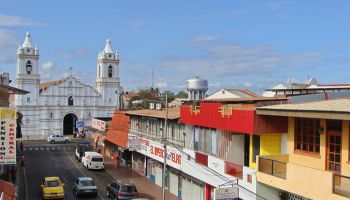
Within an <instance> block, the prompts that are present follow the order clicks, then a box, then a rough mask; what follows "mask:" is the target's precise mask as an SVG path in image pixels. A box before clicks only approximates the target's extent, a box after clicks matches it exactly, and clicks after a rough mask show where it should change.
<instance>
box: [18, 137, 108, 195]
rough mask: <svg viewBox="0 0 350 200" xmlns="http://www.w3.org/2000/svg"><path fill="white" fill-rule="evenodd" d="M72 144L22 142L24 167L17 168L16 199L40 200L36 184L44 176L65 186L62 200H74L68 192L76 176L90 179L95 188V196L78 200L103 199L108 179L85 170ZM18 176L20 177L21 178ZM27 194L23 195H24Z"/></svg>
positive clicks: (104, 173)
mask: <svg viewBox="0 0 350 200" xmlns="http://www.w3.org/2000/svg"><path fill="white" fill-rule="evenodd" d="M74 151H75V143H69V144H48V143H47V142H46V141H35V142H26V143H24V149H23V152H24V155H25V167H19V168H18V169H19V174H20V175H19V176H20V177H19V179H20V180H22V182H24V184H19V185H21V186H20V187H19V199H27V200H38V199H41V188H40V184H41V182H42V180H43V178H44V177H46V176H59V177H60V178H61V180H62V181H63V182H64V183H65V199H77V198H76V197H75V195H74V193H73V191H72V183H73V181H74V180H75V178H76V177H81V176H88V177H91V178H93V180H94V182H95V184H96V185H97V187H98V195H97V197H79V198H78V199H83V198H84V199H107V197H106V194H105V190H106V186H107V184H109V183H111V182H112V180H113V179H112V177H111V176H110V175H109V174H107V173H106V172H105V171H89V170H87V169H86V168H84V167H83V166H82V164H81V163H80V162H78V161H77V160H76V159H75V157H74ZM21 176H22V177H21ZM24 191H27V192H24Z"/></svg>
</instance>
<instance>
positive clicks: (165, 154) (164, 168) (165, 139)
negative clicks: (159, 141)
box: [162, 93, 168, 200]
mask: <svg viewBox="0 0 350 200" xmlns="http://www.w3.org/2000/svg"><path fill="white" fill-rule="evenodd" d="M164 125H165V131H163V145H164V163H163V177H162V178H163V179H162V181H163V200H165V173H166V157H167V151H166V145H167V136H168V93H165V124H164Z"/></svg>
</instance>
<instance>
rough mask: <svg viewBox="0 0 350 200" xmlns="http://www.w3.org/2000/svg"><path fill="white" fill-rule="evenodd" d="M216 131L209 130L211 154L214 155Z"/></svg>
mask: <svg viewBox="0 0 350 200" xmlns="http://www.w3.org/2000/svg"><path fill="white" fill-rule="evenodd" d="M216 143H217V140H216V130H215V129H211V154H213V155H216V148H217V147H216Z"/></svg>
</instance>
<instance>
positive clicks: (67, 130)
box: [63, 113, 78, 135]
mask: <svg viewBox="0 0 350 200" xmlns="http://www.w3.org/2000/svg"><path fill="white" fill-rule="evenodd" d="M77 120H78V117H77V116H76V115H75V114H73V113H69V114H67V115H66V116H64V118H63V134H64V135H73V134H74V133H75V132H76V127H75V123H76V121H77Z"/></svg>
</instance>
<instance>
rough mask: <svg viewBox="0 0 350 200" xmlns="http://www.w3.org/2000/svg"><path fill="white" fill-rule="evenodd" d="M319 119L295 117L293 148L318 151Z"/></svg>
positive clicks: (312, 151)
mask: <svg viewBox="0 0 350 200" xmlns="http://www.w3.org/2000/svg"><path fill="white" fill-rule="evenodd" d="M319 129H320V120H316V119H305V118H297V119H296V122H295V130H294V140H295V143H294V145H295V149H296V150H301V151H306V152H311V153H319V152H320V134H319V133H318V131H319Z"/></svg>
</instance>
